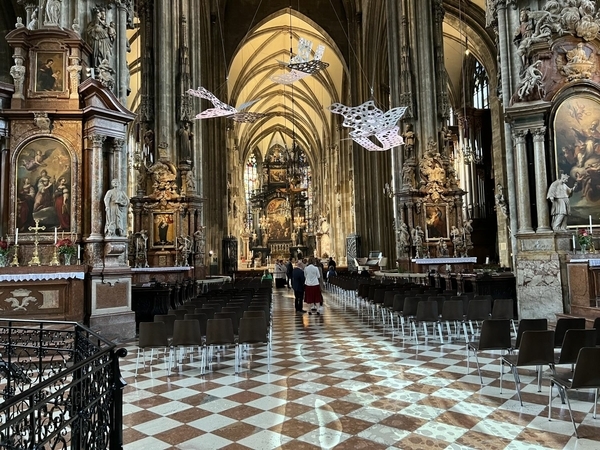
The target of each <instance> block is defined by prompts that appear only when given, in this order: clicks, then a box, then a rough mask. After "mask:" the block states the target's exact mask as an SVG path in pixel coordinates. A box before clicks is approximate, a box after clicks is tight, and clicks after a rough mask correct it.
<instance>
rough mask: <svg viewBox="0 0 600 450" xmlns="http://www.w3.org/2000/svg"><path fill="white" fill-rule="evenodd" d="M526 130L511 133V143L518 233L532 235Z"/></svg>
mask: <svg viewBox="0 0 600 450" xmlns="http://www.w3.org/2000/svg"><path fill="white" fill-rule="evenodd" d="M526 136H527V130H526V129H519V130H515V131H514V132H513V141H514V142H515V153H516V155H517V167H516V169H517V186H519V189H518V192H517V196H518V198H517V202H518V205H519V206H518V212H517V214H518V219H519V228H518V232H519V233H533V228H532V227H531V210H530V209H529V207H530V196H529V177H528V175H527V148H526V143H525V137H526Z"/></svg>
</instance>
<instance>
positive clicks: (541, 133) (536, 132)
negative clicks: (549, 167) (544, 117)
mask: <svg viewBox="0 0 600 450" xmlns="http://www.w3.org/2000/svg"><path fill="white" fill-rule="evenodd" d="M531 134H533V142H544V139H545V137H546V127H539V128H533V129H532V130H531Z"/></svg>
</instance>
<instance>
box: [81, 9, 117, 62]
mask: <svg viewBox="0 0 600 450" xmlns="http://www.w3.org/2000/svg"><path fill="white" fill-rule="evenodd" d="M92 14H93V16H94V18H93V20H92V21H91V22H90V23H89V24H88V26H87V28H86V35H87V38H88V43H89V44H90V46H91V47H92V51H93V60H92V65H93V66H94V67H99V66H100V65H101V64H102V62H103V61H104V60H105V59H107V60H108V59H109V58H110V57H111V55H112V45H113V43H112V40H111V33H112V32H111V30H110V27H109V25H108V24H107V23H106V10H105V9H104V8H102V7H98V6H96V7H94V9H92Z"/></svg>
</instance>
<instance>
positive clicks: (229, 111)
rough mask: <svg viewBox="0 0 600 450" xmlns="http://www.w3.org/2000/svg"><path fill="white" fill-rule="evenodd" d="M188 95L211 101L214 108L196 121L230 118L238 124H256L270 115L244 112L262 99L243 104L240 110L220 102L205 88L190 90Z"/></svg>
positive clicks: (203, 112)
mask: <svg viewBox="0 0 600 450" xmlns="http://www.w3.org/2000/svg"><path fill="white" fill-rule="evenodd" d="M187 93H188V94H190V95H193V96H194V97H200V98H204V99H206V100H208V101H210V102H211V103H212V104H213V106H214V108H209V109H207V110H206V111H202V112H201V113H200V114H196V117H195V119H211V118H213V117H229V118H230V119H233V120H235V121H236V122H248V123H254V122H256V121H257V120H259V119H262V118H263V117H266V116H267V115H268V114H265V113H257V112H250V111H243V110H244V109H246V108H248V107H250V106H251V105H253V104H254V103H256V102H257V101H259V100H260V99H259V98H257V99H256V100H250V101H249V102H246V103H242V104H241V105H240V107H239V108H238V109H236V108H234V107H233V106H230V105H228V104H226V103H223V102H222V101H220V100H219V99H218V98H217V97H215V96H214V95H213V94H212V93H211V92H210V91H208V90H207V89H205V88H203V87H199V88H198V89H188V91H187Z"/></svg>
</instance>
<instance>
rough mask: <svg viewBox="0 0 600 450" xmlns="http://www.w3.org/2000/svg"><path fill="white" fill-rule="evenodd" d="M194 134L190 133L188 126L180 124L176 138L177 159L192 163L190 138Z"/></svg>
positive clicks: (184, 123)
mask: <svg viewBox="0 0 600 450" xmlns="http://www.w3.org/2000/svg"><path fill="white" fill-rule="evenodd" d="M193 137H194V134H193V133H192V132H191V131H190V124H189V123H188V122H182V123H181V124H180V125H179V131H178V132H177V138H178V140H179V159H180V160H181V161H189V162H191V161H192V142H191V141H192V138H193Z"/></svg>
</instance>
